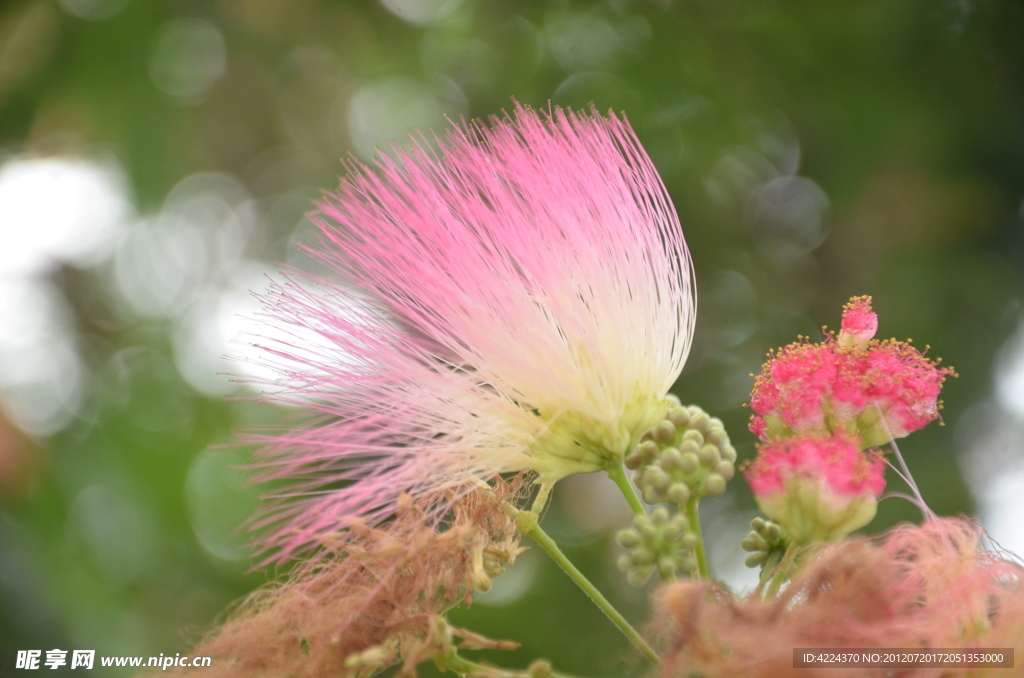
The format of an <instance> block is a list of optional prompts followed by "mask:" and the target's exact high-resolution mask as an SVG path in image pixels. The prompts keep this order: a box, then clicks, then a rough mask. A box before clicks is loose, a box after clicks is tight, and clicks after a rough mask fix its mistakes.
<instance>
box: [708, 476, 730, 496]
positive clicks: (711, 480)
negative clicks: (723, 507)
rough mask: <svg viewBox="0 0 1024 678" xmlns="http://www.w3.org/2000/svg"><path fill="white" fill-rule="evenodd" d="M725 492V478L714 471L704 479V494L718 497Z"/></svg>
mask: <svg viewBox="0 0 1024 678" xmlns="http://www.w3.org/2000/svg"><path fill="white" fill-rule="evenodd" d="M723 492H725V478H723V477H722V476H720V475H718V474H717V473H712V474H710V475H708V477H707V478H705V479H704V494H705V495H707V496H709V497H717V496H718V495H720V494H722V493H723Z"/></svg>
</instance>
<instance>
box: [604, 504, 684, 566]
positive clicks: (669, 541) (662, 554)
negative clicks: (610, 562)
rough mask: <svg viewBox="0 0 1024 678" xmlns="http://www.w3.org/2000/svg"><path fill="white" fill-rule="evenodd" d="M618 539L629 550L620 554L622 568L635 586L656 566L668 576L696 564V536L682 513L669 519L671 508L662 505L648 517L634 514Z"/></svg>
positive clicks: (620, 544)
mask: <svg viewBox="0 0 1024 678" xmlns="http://www.w3.org/2000/svg"><path fill="white" fill-rule="evenodd" d="M616 540H617V541H618V542H619V546H621V547H622V548H624V549H626V553H623V554H622V555H621V556H619V569H620V570H622V571H623V572H625V573H626V579H627V580H629V583H630V584H632V585H633V586H643V585H644V583H646V582H647V579H648V578H649V577H650V576H651V573H652V572H654V570H655V568H657V570H658V572H659V573H660V574H661V576H662V577H663V578H666V579H667V578H671V577H674V576H675V574H676V573H677V572H680V571H682V572H687V573H689V572H692V571H693V570H694V569H695V568H696V567H697V563H696V560H695V559H694V555H693V549H694V548H695V547H696V546H697V538H696V537H695V536H694V535H693V534H691V533H690V532H689V530H688V525H687V521H686V516H685V515H683V514H681V513H680V514H676V515H675V516H673V517H671V518H670V517H669V514H668V510H667V509H665V508H663V507H660V506H659V507H658V508H656V509H654V511H652V512H651V515H649V516H635V517H634V518H633V527H632V528H626V529H624V530H621V531H620V532H619V534H618V535H617V536H616Z"/></svg>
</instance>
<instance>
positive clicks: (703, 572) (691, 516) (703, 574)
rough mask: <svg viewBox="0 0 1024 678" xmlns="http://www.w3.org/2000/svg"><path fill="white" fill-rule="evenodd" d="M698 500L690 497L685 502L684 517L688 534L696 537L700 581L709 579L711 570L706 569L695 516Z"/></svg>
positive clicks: (701, 537)
mask: <svg viewBox="0 0 1024 678" xmlns="http://www.w3.org/2000/svg"><path fill="white" fill-rule="evenodd" d="M698 502H700V499H698V498H697V497H690V500H689V501H687V502H686V517H687V519H688V520H689V521H690V532H692V533H693V536H695V537H697V547H696V548H695V549H694V552H695V553H696V555H697V574H698V575H699V576H700V578H701V579H704V580H707V581H709V580H710V579H711V569H710V568H708V553H707V551H706V550H705V549H704V533H703V532H701V530H700V516H698V515H697V504H698Z"/></svg>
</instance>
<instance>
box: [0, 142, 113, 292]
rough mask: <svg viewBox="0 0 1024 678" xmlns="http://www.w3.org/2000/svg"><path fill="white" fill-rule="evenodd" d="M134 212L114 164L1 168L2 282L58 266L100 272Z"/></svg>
mask: <svg viewBox="0 0 1024 678" xmlns="http://www.w3.org/2000/svg"><path fill="white" fill-rule="evenodd" d="M131 216H132V209H131V204H130V202H129V198H128V191H127V185H126V181H125V179H124V176H123V174H122V173H121V172H120V170H119V169H118V168H117V167H116V166H115V165H113V164H111V163H107V164H101V163H97V162H94V161H91V160H84V159H77V158H58V157H54V158H13V159H11V160H8V161H7V162H5V163H4V164H3V165H2V166H0V276H10V275H29V274H34V273H41V272H44V271H46V270H48V269H50V268H52V267H53V266H55V265H56V264H57V263H61V262H62V263H66V264H70V265H73V266H78V267H90V266H95V265H97V264H99V263H101V262H102V261H104V260H105V259H106V258H107V257H108V256H109V255H110V253H111V251H112V249H113V247H114V244H115V242H116V240H117V237H118V235H119V234H120V231H121V229H122V228H123V226H124V225H125V223H126V221H127V220H128V219H129V218H131Z"/></svg>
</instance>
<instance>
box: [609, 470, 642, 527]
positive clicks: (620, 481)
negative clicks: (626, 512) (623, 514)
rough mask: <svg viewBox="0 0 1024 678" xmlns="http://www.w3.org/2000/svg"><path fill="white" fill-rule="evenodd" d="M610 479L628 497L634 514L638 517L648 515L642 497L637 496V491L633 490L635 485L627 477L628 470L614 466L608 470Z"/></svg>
mask: <svg viewBox="0 0 1024 678" xmlns="http://www.w3.org/2000/svg"><path fill="white" fill-rule="evenodd" d="M608 477H609V478H611V479H612V480H614V481H615V484H616V485H618V486H619V489H620V490H622V495H623V496H624V497H626V501H627V502H629V508H631V509H633V513H634V514H636V515H638V516H645V515H647V511H645V510H644V505H643V504H641V503H640V497H638V496H636V490H635V489H634V488H633V483H631V482H629V478H627V477H626V469H625V468H624V467H623V466H622V464H618V465H616V466H612V467H609V468H608Z"/></svg>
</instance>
